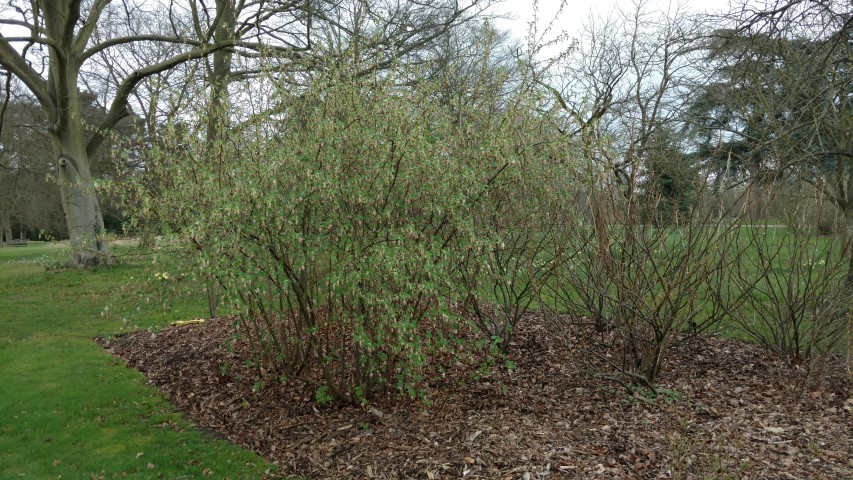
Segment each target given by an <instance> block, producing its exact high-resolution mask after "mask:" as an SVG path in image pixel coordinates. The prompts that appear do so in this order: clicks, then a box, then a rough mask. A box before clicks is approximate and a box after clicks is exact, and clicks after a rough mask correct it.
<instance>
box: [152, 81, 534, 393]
mask: <svg viewBox="0 0 853 480" xmlns="http://www.w3.org/2000/svg"><path fill="white" fill-rule="evenodd" d="M356 70H357V69H356ZM409 73H410V72H409ZM404 77H405V75H402V74H400V75H399V76H398V74H397V73H395V72H393V71H389V72H384V73H383V74H382V75H376V76H369V75H368V76H363V75H357V74H356V73H355V71H352V72H351V71H349V70H347V69H339V70H336V71H334V72H333V73H328V74H322V75H318V76H317V78H315V79H313V80H312V82H311V83H310V86H308V87H306V88H303V89H298V90H297V89H288V90H285V89H282V90H280V91H278V92H276V93H275V95H273V97H274V98H275V101H276V102H277V104H278V105H280V106H281V108H280V109H279V113H278V114H277V115H275V116H272V115H270V116H266V117H265V118H263V119H262V120H261V121H255V122H254V123H246V124H243V125H241V128H239V129H231V130H230V132H229V133H228V134H226V135H225V137H224V138H221V139H217V142H216V148H215V149H211V148H209V147H210V144H209V143H203V142H201V141H199V140H197V138H198V137H199V136H200V135H198V134H196V133H193V131H192V128H183V129H177V128H173V129H172V130H171V135H167V137H168V138H167V139H166V140H164V144H163V145H162V146H161V147H160V148H161V150H160V153H159V154H156V153H155V155H154V159H153V160H152V165H153V164H156V162H158V161H159V162H162V165H161V166H163V167H167V168H168V170H167V171H168V175H167V177H168V183H169V187H168V188H164V189H161V191H160V192H159V199H158V202H159V204H160V206H159V207H158V211H159V212H161V216H165V218H164V221H165V222H166V223H167V224H170V225H171V228H172V229H174V230H175V231H178V232H179V233H180V234H181V235H182V236H184V237H186V239H187V240H188V243H189V244H191V245H193V246H194V249H193V252H194V254H193V255H192V261H193V262H194V263H193V265H194V266H195V267H197V268H198V269H199V272H200V273H201V274H203V275H205V276H208V275H212V276H213V277H214V278H216V279H217V281H218V282H219V284H220V285H221V287H222V291H223V293H224V294H225V295H226V297H227V299H228V300H229V301H230V303H231V304H232V305H233V306H234V307H235V308H236V310H237V311H238V312H239V313H240V315H239V318H240V321H239V322H240V332H241V333H242V335H244V337H245V338H246V339H247V341H248V342H250V344H251V347H252V349H253V351H254V353H255V355H256V356H257V359H258V363H259V365H261V366H262V367H263V368H264V370H266V371H273V372H275V373H276V374H278V375H279V376H281V377H286V378H296V379H301V380H303V381H305V382H307V383H309V384H311V385H313V386H314V388H315V389H316V392H317V396H318V398H321V397H322V398H324V399H332V398H333V399H336V400H340V401H344V402H360V401H364V400H367V399H370V398H371V397H373V396H375V395H377V394H379V393H382V392H383V391H387V390H389V389H397V390H399V391H402V392H404V393H407V394H410V395H418V394H420V393H421V392H422V390H421V385H422V382H423V377H424V371H425V368H426V366H427V364H428V363H429V362H430V361H431V359H432V358H434V357H437V356H440V355H441V354H442V353H445V352H446V351H447V350H449V349H451V348H453V347H454V346H455V345H458V344H459V341H458V338H457V332H459V331H460V328H462V327H463V325H464V323H465V322H464V321H463V317H464V316H463V312H464V311H465V308H463V307H464V304H465V302H466V300H470V299H471V298H472V295H471V293H470V291H471V288H472V285H475V284H476V282H474V281H472V282H471V283H470V284H466V283H465V282H459V281H458V278H459V277H458V272H459V271H460V265H462V264H463V263H464V264H465V265H467V266H470V263H471V262H472V261H473V260H472V258H471V255H470V252H474V251H483V249H482V248H481V246H482V245H483V244H489V243H490V242H491V243H493V240H494V238H499V237H496V236H495V235H493V234H490V233H489V232H492V230H493V229H491V228H490V227H489V225H499V224H500V222H495V221H485V220H484V219H487V218H489V217H488V216H484V209H487V210H489V209H491V210H490V211H493V214H492V216H494V215H502V214H503V213H502V212H503V211H509V209H508V208H507V207H501V209H494V208H493V207H494V206H495V205H497V204H503V205H509V204H511V202H512V196H513V195H516V194H523V193H524V192H525V188H527V187H526V184H527V182H526V181H525V178H527V177H526V176H525V173H524V172H525V171H528V170H529V171H531V172H533V171H534V170H535V169H534V168H533V167H534V163H536V162H537V161H539V160H540V159H541V160H542V161H545V160H547V158H548V155H547V154H546V152H544V151H543V149H542V148H539V149H536V148H532V147H531V146H530V145H528V142H530V144H531V145H532V144H533V142H534V138H533V137H534V136H535V135H534V133H528V132H535V131H536V128H540V127H536V126H534V125H532V123H534V122H532V121H530V120H529V119H525V118H524V117H523V115H522V113H521V112H523V111H527V112H532V111H534V110H533V108H531V105H529V104H526V103H524V102H522V101H517V102H515V103H514V105H515V106H506V107H505V108H503V109H501V110H500V111H498V112H490V113H488V114H484V113H482V112H475V111H474V108H475V107H471V108H472V110H471V112H469V114H467V115H462V114H460V113H459V112H460V110H459V109H458V108H457V109H456V110H455V111H454V114H453V115H451V114H450V113H449V111H450V109H448V108H447V106H446V105H443V104H441V103H440V102H439V101H438V99H439V98H440V96H439V95H437V94H436V91H435V89H433V88H432V87H431V86H430V85H429V84H428V82H425V83H424V84H423V85H419V86H418V87H417V88H413V87H410V86H401V85H405V84H406V82H405V81H404V80H405V78H408V77H405V78H404ZM531 98H532V97H531ZM534 100H535V99H534ZM531 101H533V100H531ZM542 121H543V120H542V119H539V122H540V123H541V122H542ZM534 127H536V128H534ZM540 129H541V128H540ZM534 177H535V176H531V180H530V181H531V182H533V181H535V182H541V180H542V179H541V178H539V177H535V178H534ZM504 179H507V180H506V181H505V180H504ZM527 203H528V204H529V202H527ZM525 205H527V204H525ZM526 208H528V209H529V208H530V207H529V205H527V207H526ZM529 214H530V212H528V213H527V215H529ZM484 225H485V226H484ZM512 226H513V228H517V227H519V225H518V224H512ZM484 239H485V240H484ZM525 254H526V253H525ZM528 256H529V255H528ZM486 258H488V256H486ZM529 260H530V261H536V262H540V263H541V262H542V261H547V260H544V256H543V255H539V256H537V255H533V256H532V257H531V258H530V259H529ZM516 263H520V264H523V266H522V267H519V268H528V269H529V267H527V266H526V265H527V264H526V263H524V262H516ZM528 263H529V262H528ZM466 268H467V267H466ZM537 268H539V267H537ZM473 288H477V287H476V286H475V287H473Z"/></svg>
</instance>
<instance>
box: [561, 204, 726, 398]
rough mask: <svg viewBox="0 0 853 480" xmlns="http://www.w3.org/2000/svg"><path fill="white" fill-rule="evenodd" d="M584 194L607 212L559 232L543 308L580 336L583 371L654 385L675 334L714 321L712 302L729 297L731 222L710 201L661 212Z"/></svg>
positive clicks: (717, 310)
mask: <svg viewBox="0 0 853 480" xmlns="http://www.w3.org/2000/svg"><path fill="white" fill-rule="evenodd" d="M589 198H590V199H591V200H590V201H603V202H607V204H606V205H595V206H593V205H590V206H589V207H588V208H589V209H590V210H591V211H610V212H613V218H612V219H607V221H594V222H593V225H592V226H587V225H584V224H578V225H576V226H575V228H573V229H570V230H568V231H567V232H566V244H567V248H566V250H567V254H566V256H565V261H564V262H563V264H562V265H561V268H560V270H559V275H557V276H556V279H555V280H554V281H552V282H551V283H550V284H549V286H550V288H549V295H550V297H551V301H552V304H553V305H554V307H555V308H556V309H557V310H558V312H561V313H568V314H570V315H562V316H558V317H557V318H562V319H563V320H562V321H563V322H568V323H570V325H569V326H568V327H567V326H566V325H563V330H564V331H565V332H567V333H569V334H571V335H572V336H573V338H580V339H581V342H580V344H581V346H582V347H583V348H584V349H585V350H584V352H585V353H584V354H583V358H584V359H585V361H586V362H587V363H588V366H589V367H590V368H591V370H592V371H593V373H595V374H596V375H598V376H601V377H603V378H606V379H610V380H613V381H616V382H618V383H620V384H621V385H623V386H624V387H626V388H628V389H630V388H631V386H632V385H642V386H644V387H647V388H649V389H651V390H652V391H655V387H654V384H655V380H656V379H657V376H658V374H659V373H660V371H661V369H662V368H663V366H664V363H665V359H666V352H667V349H668V348H669V347H670V346H672V345H673V344H674V342H676V341H677V339H678V338H679V336H680V335H682V334H685V333H691V332H693V333H695V332H700V331H704V330H706V329H708V328H710V327H711V326H713V325H715V324H716V323H717V322H718V321H719V320H720V319H721V318H722V317H723V315H724V313H725V310H724V309H723V308H721V304H722V302H730V303H738V302H739V298H738V297H737V295H732V292H729V291H727V290H726V289H725V288H724V285H725V280H724V275H725V274H726V272H727V271H728V268H729V266H730V265H731V264H733V263H736V262H737V258H738V256H739V252H738V248H737V244H736V238H737V237H736V235H734V233H735V231H736V229H737V226H736V224H732V223H730V222H729V221H728V220H721V217H723V216H721V215H719V209H718V208H712V206H711V205H703V204H699V203H695V204H692V205H691V206H690V207H689V208H688V209H687V210H686V211H685V209H684V208H683V207H682V208H681V209H678V208H673V209H672V210H666V211H663V210H657V205H655V204H651V205H648V204H646V205H640V204H639V201H638V196H636V195H629V196H628V198H627V199H625V198H624V197H623V198H622V199H621V200H620V198H619V196H617V195H614V194H610V193H608V194H599V195H591V196H590V197H589ZM644 198H645V201H647V202H648V201H650V200H651V201H655V199H659V196H657V194H655V193H654V192H650V193H648V194H646V195H644ZM581 207H582V206H581ZM656 215H660V217H659V218H655V216H656ZM656 220H659V221H656ZM602 247H604V248H602ZM571 314H574V315H571Z"/></svg>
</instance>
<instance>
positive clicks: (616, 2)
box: [495, 0, 729, 38]
mask: <svg viewBox="0 0 853 480" xmlns="http://www.w3.org/2000/svg"><path fill="white" fill-rule="evenodd" d="M635 1H637V0H566V1H565V7H564V8H563V12H562V14H561V15H560V16H559V17H558V21H557V22H556V23H555V28H556V29H557V31H556V32H553V34H552V35H549V37H550V38H553V36H554V35H557V34H559V33H560V32H561V31H565V32H566V33H567V34H569V35H570V36H577V35H578V33H579V32H580V30H581V27H582V25H583V23H584V21H585V20H586V19H587V18H589V15H590V14H591V13H593V14H596V15H601V16H607V13H608V12H609V11H610V10H612V9H614V8H621V9H623V10H628V11H630V10H633V9H634V4H635ZM644 1H645V3H647V4H648V6H649V8H650V9H652V10H659V11H666V10H668V9H672V10H674V9H675V8H676V7H677V5H679V0H671V1H670V0H644ZM561 3H562V2H561V0H538V1H537V2H535V1H534V0H504V2H503V3H502V4H501V5H499V6H498V7H497V8H496V9H495V11H496V12H501V13H506V14H508V15H512V16H514V17H515V19H514V20H499V21H498V22H497V24H498V27H499V28H501V29H508V30H512V31H513V32H514V34H515V36H516V37H518V38H524V37H526V35H527V31H528V24H529V22H531V21H532V20H533V16H534V4H538V15H537V16H538V18H539V25H540V27H539V31H540V32H541V31H542V29H543V28H544V27H545V26H546V24H547V23H548V22H550V21H551V19H553V18H554V16H555V14H556V13H557V11H558V10H559V7H560V4H561ZM680 4H681V5H682V6H683V8H682V9H681V10H682V11H684V10H692V11H697V12H699V11H707V12H715V13H719V12H722V11H726V10H728V6H729V0H680Z"/></svg>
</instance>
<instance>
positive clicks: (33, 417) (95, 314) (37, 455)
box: [0, 243, 273, 479]
mask: <svg viewBox="0 0 853 480" xmlns="http://www.w3.org/2000/svg"><path fill="white" fill-rule="evenodd" d="M120 253H121V251H120ZM126 253H131V250H129V249H128V250H127V252H126ZM65 255H66V252H65V250H64V248H63V247H61V246H57V245H55V244H46V243H35V244H31V245H30V246H27V247H7V248H0V478H2V479H17V478H24V479H26V478H31V479H54V478H65V479H90V478H98V479H100V478H103V479H111V478H146V479H147V478H168V479H178V478H180V479H192V478H218V479H222V478H229V479H257V478H262V477H263V476H264V472H265V471H266V470H268V469H271V468H273V466H272V465H271V464H269V463H268V462H267V461H265V460H264V459H262V458H260V457H258V456H257V455H255V454H253V453H251V452H249V451H246V450H243V449H241V448H239V447H236V446H234V445H232V444H229V443H227V442H225V441H223V440H219V439H216V438H214V437H213V436H212V435H211V434H208V433H205V432H202V431H200V430H199V429H197V428H195V427H193V426H192V425H191V424H190V423H189V422H188V421H187V420H186V419H185V418H184V417H183V416H182V415H180V414H179V413H177V412H176V411H175V409H174V407H173V406H172V405H171V404H169V403H168V402H167V401H166V400H164V399H163V398H162V397H161V396H160V395H158V394H157V391H156V389H155V388H153V387H151V386H148V385H146V382H145V379H144V378H143V376H142V374H140V373H139V372H137V371H135V370H132V369H128V368H126V367H125V366H124V365H123V363H122V362H120V361H118V360H116V359H115V358H113V357H111V356H110V355H109V354H108V353H107V352H105V351H103V350H102V349H101V348H100V347H99V346H97V345H96V344H95V343H94V342H93V341H92V338H93V337H95V336H100V335H111V334H116V333H119V332H120V331H121V330H122V329H123V328H128V326H139V327H142V328H146V327H152V326H160V325H164V324H166V323H168V322H170V321H172V320H175V319H188V318H193V317H198V316H204V313H205V310H204V308H203V306H204V305H205V303H204V300H203V297H202V296H201V294H200V293H199V292H195V293H193V292H192V290H193V288H192V282H191V281H190V280H189V279H184V280H172V281H171V283H170V284H169V285H166V286H161V285H158V284H157V280H153V279H154V274H155V273H156V272H158V271H164V269H165V268H167V267H168V265H167V264H164V262H163V261H162V259H160V262H159V263H158V265H156V266H152V265H151V258H150V257H135V256H133V255H129V256H125V257H123V261H122V263H121V265H120V266H116V267H109V268H104V269H101V270H97V271H76V270H58V271H47V270H46V269H45V268H44V265H45V264H48V263H51V262H54V263H59V262H61V261H62V259H63V258H64V256H65ZM172 273H173V274H174V272H172ZM131 278H133V280H131ZM165 288H168V289H169V290H170V292H169V293H176V292H177V293H178V294H179V295H178V299H177V300H169V301H168V302H164V298H163V294H164V293H166V292H165V291H164V289H165Z"/></svg>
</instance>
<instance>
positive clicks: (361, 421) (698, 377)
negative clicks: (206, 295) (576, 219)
mask: <svg viewBox="0 0 853 480" xmlns="http://www.w3.org/2000/svg"><path fill="white" fill-rule="evenodd" d="M233 323H234V322H233V321H232V320H231V319H216V320H211V321H207V322H205V323H203V324H196V325H183V326H177V327H169V328H166V329H164V330H162V331H160V332H157V333H156V334H155V333H151V332H148V331H142V332H135V333H131V334H126V335H122V336H119V337H115V338H111V339H98V342H99V343H100V344H101V345H102V346H104V348H106V349H107V350H109V351H110V352H111V353H112V354H113V355H115V356H117V357H120V358H122V359H124V360H125V361H126V362H127V365H128V366H129V367H133V368H136V369H139V370H140V371H142V372H143V373H144V374H145V375H146V376H147V378H148V380H149V382H150V383H152V384H154V385H157V386H158V387H159V388H160V390H161V392H162V393H163V394H164V395H165V396H167V397H168V398H170V399H172V401H173V402H175V403H176V404H177V405H178V406H179V407H180V408H181V409H183V410H185V411H186V412H187V413H188V415H189V416H190V417H192V419H193V421H194V422H195V423H196V424H197V425H199V426H201V427H202V428H205V429H211V430H214V431H216V432H218V433H219V434H221V435H222V436H224V437H225V438H227V439H228V440H230V441H232V442H234V443H237V444H240V445H242V446H244V447H246V448H249V449H252V450H254V451H256V452H258V453H259V454H261V455H263V456H264V457H266V458H269V459H271V460H273V461H274V462H275V463H276V464H278V466H279V472H280V473H281V474H283V475H304V476H306V477H307V478H309V479H343V478H352V479H362V478H377V479H397V478H401V479H402V478H419V479H420V478H425V479H430V480H432V479H448V478H469V479H482V478H488V479H523V480H537V479H546V478H547V479H549V480H551V479H560V478H610V479H654V478H696V479H711V478H719V479H853V399H851V385H850V382H849V375H846V374H845V367H844V366H843V365H840V364H839V365H836V368H835V369H834V370H833V369H831V370H830V372H829V373H828V374H827V375H826V377H825V380H824V381H823V382H822V383H821V384H820V385H818V386H817V387H816V388H813V389H805V388H803V385H805V384H806V378H805V372H804V371H803V370H802V369H799V370H798V369H792V368H791V367H788V366H786V365H784V364H783V363H781V362H779V361H778V360H777V359H776V358H775V357H773V356H772V355H770V354H769V353H768V352H767V351H766V350H764V349H762V348H761V347H759V346H756V345H753V344H749V343H746V342H739V341H733V340H725V339H721V338H717V337H714V336H711V335H703V336H699V337H697V338H695V339H694V340H693V341H691V342H687V343H685V344H683V345H681V346H679V347H677V348H673V349H671V350H670V352H669V356H668V358H669V360H668V361H667V363H666V365H665V367H664V373H663V374H662V375H661V378H660V381H659V386H660V387H661V392H664V393H663V394H662V395H660V396H658V398H657V399H655V400H652V399H649V398H646V397H640V396H634V397H632V396H629V395H627V394H626V393H624V391H623V390H622V389H620V388H618V387H617V386H615V385H612V384H608V383H606V382H604V381H602V380H601V379H596V378H593V377H591V376H590V375H585V374H584V372H583V369H582V368H580V365H582V364H583V362H579V361H578V358H577V355H578V352H575V351H572V349H571V348H568V347H566V346H564V345H563V343H562V342H559V341H557V339H556V338H554V337H553V336H551V335H549V333H548V332H549V330H548V329H547V328H546V327H545V324H544V321H543V320H541V318H539V317H538V316H537V315H535V314H531V315H529V316H528V317H527V318H525V321H524V322H523V327H522V328H521V329H520V330H519V331H518V333H517V334H516V337H515V340H514V343H513V345H512V348H511V353H510V359H511V360H512V361H513V362H514V363H515V365H516V367H517V368H516V369H515V371H514V372H508V371H506V370H505V369H503V368H497V369H495V371H494V372H493V373H491V374H489V375H486V376H481V377H479V378H477V377H474V376H472V370H471V369H470V368H462V367H460V368H457V369H456V370H453V371H450V372H448V373H447V378H446V381H445V382H444V383H445V384H444V385H443V386H442V387H441V388H440V389H437V390H436V391H434V392H433V393H432V395H431V404H429V405H428V406H425V405H424V404H423V403H422V402H419V401H413V400H406V399H399V398H387V399H382V400H379V401H376V402H374V403H372V404H370V405H367V406H363V407H353V406H335V405H331V406H328V405H327V406H319V405H317V404H316V402H315V400H314V391H313V390H310V389H308V388H306V387H305V386H304V385H302V384H300V383H298V382H289V383H285V384H282V383H280V382H276V381H267V382H266V383H265V384H264V385H263V387H262V388H259V387H260V386H261V385H260V384H258V383H256V382H257V373H256V371H255V370H253V369H249V368H248V367H246V366H245V364H246V363H247V360H248V359H249V355H248V352H247V349H246V348H245V346H244V345H241V344H240V343H239V342H238V343H237V344H236V345H235V346H234V347H232V348H227V346H228V345H229V339H230V338H231V337H232V333H233V329H234V326H233ZM226 364H227V365H228V366H229V367H228V368H227V369H226V368H223V365H226Z"/></svg>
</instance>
